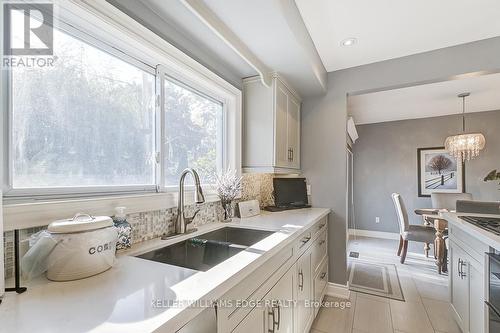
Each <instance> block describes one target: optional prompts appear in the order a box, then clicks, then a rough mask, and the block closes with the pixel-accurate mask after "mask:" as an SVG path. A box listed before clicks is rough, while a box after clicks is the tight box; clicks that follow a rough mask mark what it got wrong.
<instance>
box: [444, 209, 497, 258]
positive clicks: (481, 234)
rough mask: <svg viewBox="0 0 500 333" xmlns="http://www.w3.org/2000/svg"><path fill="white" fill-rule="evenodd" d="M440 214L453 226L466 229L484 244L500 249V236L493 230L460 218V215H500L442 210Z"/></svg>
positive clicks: (495, 216) (494, 216)
mask: <svg viewBox="0 0 500 333" xmlns="http://www.w3.org/2000/svg"><path fill="white" fill-rule="evenodd" d="M439 216H440V217H442V218H443V219H445V220H447V221H448V223H450V224H452V225H453V226H455V227H457V228H459V229H461V230H463V231H465V232H466V233H468V234H469V235H470V236H473V237H475V238H477V239H478V240H480V241H481V242H483V243H484V244H486V245H488V246H491V247H492V248H495V249H497V250H500V236H498V235H495V234H494V233H492V232H489V231H487V230H484V229H481V228H479V227H477V226H475V225H473V224H471V223H469V222H466V221H464V220H462V219H460V218H458V217H459V216H484V217H493V218H500V215H491V214H477V213H456V212H440V213H439Z"/></svg>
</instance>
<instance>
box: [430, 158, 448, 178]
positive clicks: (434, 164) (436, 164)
mask: <svg viewBox="0 0 500 333" xmlns="http://www.w3.org/2000/svg"><path fill="white" fill-rule="evenodd" d="M452 163H453V162H452V161H451V160H450V159H449V158H447V157H446V156H444V155H437V156H434V157H433V158H432V159H431V160H430V161H429V168H431V169H432V170H434V171H437V172H438V173H439V174H441V171H443V170H446V169H448V168H449V167H450V166H451V165H452Z"/></svg>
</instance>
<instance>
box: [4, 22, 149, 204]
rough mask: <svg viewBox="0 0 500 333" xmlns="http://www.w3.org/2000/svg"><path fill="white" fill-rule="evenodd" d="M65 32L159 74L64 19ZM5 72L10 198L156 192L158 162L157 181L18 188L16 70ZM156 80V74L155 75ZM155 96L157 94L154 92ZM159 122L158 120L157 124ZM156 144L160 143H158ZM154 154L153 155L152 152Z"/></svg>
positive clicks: (7, 188)
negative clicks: (14, 132)
mask: <svg viewBox="0 0 500 333" xmlns="http://www.w3.org/2000/svg"><path fill="white" fill-rule="evenodd" d="M56 28H57V29H58V30H60V31H61V32H62V33H65V34H67V35H69V36H70V37H72V38H75V39H76V40H78V41H80V42H82V43H86V44H88V45H90V46H92V47H94V48H96V49H98V50H99V51H101V52H105V53H107V54H109V55H111V56H113V57H115V58H117V59H119V60H121V61H123V62H125V63H127V64H129V65H131V66H134V67H136V68H137V69H139V70H142V71H144V72H146V73H149V74H151V75H153V76H154V75H155V73H156V71H155V68H154V67H152V66H150V65H148V64H146V63H145V62H142V61H139V60H137V59H135V58H133V57H131V56H128V55H127V54H126V53H124V52H121V51H120V50H118V49H116V48H113V47H110V46H109V45H107V44H106V43H104V42H102V41H100V40H99V39H97V38H95V37H93V36H90V35H88V34H85V33H84V32H82V31H80V30H78V29H76V28H75V27H73V26H71V25H69V24H66V23H65V22H62V21H60V22H59V24H58V26H57V27H56ZM3 71H4V72H5V81H4V82H5V83H6V84H5V85H6V92H7V93H6V95H5V99H6V109H7V114H6V120H5V123H6V125H7V126H6V127H7V131H6V138H5V140H6V148H5V152H4V155H5V160H6V163H5V164H6V165H5V166H6V169H5V170H6V176H5V177H6V183H5V187H4V196H5V197H6V198H7V199H9V198H12V199H23V198H24V199H35V198H36V199H40V198H42V199H43V198H47V199H53V198H59V197H60V198H66V197H75V196H78V195H81V196H94V195H109V194H133V193H141V192H143V193H148V192H156V190H157V184H156V183H157V182H156V176H155V174H154V173H155V171H156V168H157V167H156V165H155V166H154V170H153V176H154V178H153V179H154V182H153V183H152V184H138V185H92V186H60V187H59V186H53V187H31V188H14V186H13V181H14V174H13V170H14V146H13V144H14V143H13V140H12V133H13V116H14V108H13V98H12V93H13V91H12V82H13V77H12V75H13V73H12V70H11V69H10V68H7V69H4V70H3ZM155 80H156V78H155ZM153 98H155V97H154V96H153ZM153 112H154V111H153ZM155 125H156V124H155ZM155 144H156V143H155ZM152 158H153V156H152Z"/></svg>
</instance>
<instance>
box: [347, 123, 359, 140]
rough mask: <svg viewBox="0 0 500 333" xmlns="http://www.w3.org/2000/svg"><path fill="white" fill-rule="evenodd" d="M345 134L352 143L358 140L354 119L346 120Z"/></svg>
mask: <svg viewBox="0 0 500 333" xmlns="http://www.w3.org/2000/svg"><path fill="white" fill-rule="evenodd" d="M347 134H349V137H350V138H351V140H352V143H354V142H356V140H357V139H358V138H359V135H358V131H357V130H356V125H355V124H354V119H353V118H352V117H349V118H347Z"/></svg>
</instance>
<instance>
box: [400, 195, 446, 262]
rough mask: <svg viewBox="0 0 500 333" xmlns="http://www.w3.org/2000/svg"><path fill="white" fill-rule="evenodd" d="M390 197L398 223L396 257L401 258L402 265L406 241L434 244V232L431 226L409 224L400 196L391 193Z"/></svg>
mask: <svg viewBox="0 0 500 333" xmlns="http://www.w3.org/2000/svg"><path fill="white" fill-rule="evenodd" d="M391 196H392V201H393V202H394V208H395V209H396V215H397V217H398V222H399V248H398V256H400V257H401V258H400V262H401V263H402V264H404V263H405V260H406V253H407V252H408V241H414V242H420V243H428V244H430V243H434V238H435V233H436V230H435V229H434V227H431V226H426V225H416V224H410V222H409V221H408V212H407V210H406V206H405V204H404V202H403V198H402V197H401V195H400V194H399V193H393V194H392V195H391Z"/></svg>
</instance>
